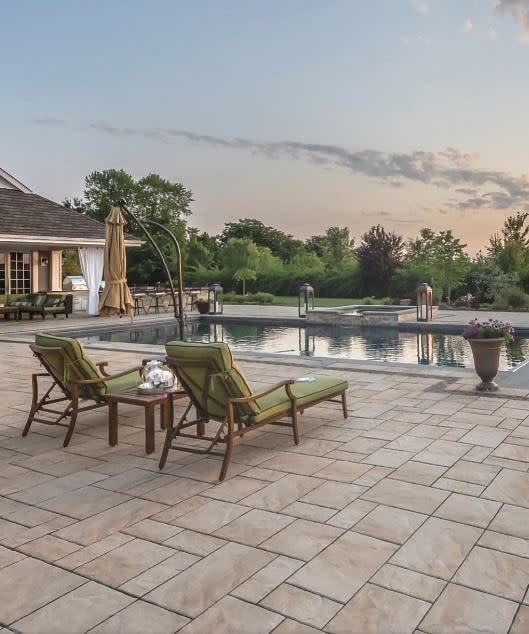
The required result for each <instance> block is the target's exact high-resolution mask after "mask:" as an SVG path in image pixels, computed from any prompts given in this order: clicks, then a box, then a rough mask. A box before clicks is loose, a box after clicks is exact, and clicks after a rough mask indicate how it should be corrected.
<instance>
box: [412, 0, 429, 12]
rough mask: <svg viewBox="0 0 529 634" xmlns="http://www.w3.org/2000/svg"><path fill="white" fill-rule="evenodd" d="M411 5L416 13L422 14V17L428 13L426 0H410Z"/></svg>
mask: <svg viewBox="0 0 529 634" xmlns="http://www.w3.org/2000/svg"><path fill="white" fill-rule="evenodd" d="M412 4H413V6H414V8H415V11H417V13H422V15H426V14H427V13H429V12H430V6H429V4H428V3H427V2H426V0H412Z"/></svg>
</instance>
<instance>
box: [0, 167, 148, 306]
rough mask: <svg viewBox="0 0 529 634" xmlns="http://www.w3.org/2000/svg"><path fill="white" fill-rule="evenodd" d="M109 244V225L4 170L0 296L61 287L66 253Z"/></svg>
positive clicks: (1, 172) (0, 193)
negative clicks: (79, 211) (44, 193)
mask: <svg viewBox="0 0 529 634" xmlns="http://www.w3.org/2000/svg"><path fill="white" fill-rule="evenodd" d="M109 211H110V210H109ZM104 245H105V225H104V224H103V223H101V222H97V221H96V220H92V219H91V218H87V217H86V216H83V215H82V214H79V213H78V212H76V211H73V210H70V209H66V207H63V206H62V205H59V204H58V203H55V202H53V201H52V200H48V199H47V198H44V197H43V196H39V195H38V194H35V193H33V192H32V191H31V189H29V188H28V187H26V185H24V184H23V183H21V182H20V181H18V180H17V179H16V178H14V177H13V176H11V174H9V173H8V172H6V171H5V170H3V169H1V168H0V295H4V294H6V293H10V294H16V293H30V292H32V293H36V292H38V291H61V290H62V277H63V276H62V251H64V250H65V249H78V248H79V247H100V248H103V247H104ZM140 245H141V241H140V240H136V239H130V238H129V239H127V241H126V246H140Z"/></svg>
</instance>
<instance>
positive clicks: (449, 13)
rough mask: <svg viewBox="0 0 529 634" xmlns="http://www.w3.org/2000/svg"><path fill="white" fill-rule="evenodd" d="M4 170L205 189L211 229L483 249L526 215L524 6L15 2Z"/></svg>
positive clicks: (7, 66) (0, 60)
mask: <svg viewBox="0 0 529 634" xmlns="http://www.w3.org/2000/svg"><path fill="white" fill-rule="evenodd" d="M1 11H2V13H1V15H2V37H1V38H0V77H1V82H0V103H1V106H0V112H1V113H2V134H1V142H0V167H3V168H4V169H6V170H7V171H8V172H10V173H11V174H13V175H14V176H16V177H17V178H19V179H20V180H21V181H23V182H24V183H25V184H27V185H28V186H29V187H31V188H32V189H33V191H35V192H36V193H40V194H42V195H45V196H47V197H49V198H52V199H54V200H57V201H60V200H62V199H63V198H64V197H65V196H75V195H80V194H81V193H82V189H83V181H84V177H85V176H86V175H87V174H89V173H90V172H91V171H94V170H102V169H107V168H112V167H114V168H123V169H125V170H127V171H129V172H130V173H131V174H132V175H133V176H135V177H141V176H143V175H145V174H147V173H149V172H157V173H159V174H160V175H162V176H163V177H165V178H168V179H170V180H176V181H180V182H182V183H183V184H184V185H185V186H186V187H188V188H189V189H191V190H192V192H193V195H194V203H193V206H192V211H193V215H192V216H191V219H190V224H191V225H193V226H196V227H198V228H199V229H201V230H207V231H208V232H210V233H217V232H219V231H221V230H222V228H223V225H224V223H225V222H229V221H234V220H235V221H236V220H238V219H239V218H244V217H249V218H258V219H260V220H262V221H263V222H265V223H266V224H270V225H272V226H274V227H277V228H280V229H282V230H283V231H286V232H288V233H292V234H294V235H295V236H296V237H300V238H307V237H309V236H311V235H314V234H318V233H323V232H324V230H325V229H326V228H327V227H329V226H332V225H337V226H348V227H349V228H350V230H351V233H352V235H354V236H359V235H360V234H361V233H362V232H364V231H366V230H367V229H368V228H369V227H370V226H371V225H373V224H377V223H381V224H383V225H384V226H385V227H386V228H387V229H393V230H396V231H397V232H399V233H402V234H403V235H404V236H410V237H411V236H415V235H416V234H417V233H418V231H419V229H420V228H421V227H424V226H429V227H432V228H433V229H436V230H440V229H448V228H451V229H453V230H454V231H455V233H456V235H458V236H459V237H461V238H462V239H463V240H464V241H465V242H467V243H468V250H469V252H471V253H473V252H476V251H477V250H478V249H479V248H482V247H483V246H484V245H485V243H486V242H487V241H488V237H489V235H490V234H491V233H493V232H494V231H498V230H499V229H500V228H501V225H502V224H503V221H504V219H505V217H506V216H507V215H508V214H509V213H512V212H514V211H518V210H524V209H527V210H529V179H527V178H526V176H525V174H526V173H528V172H529V161H528V159H529V125H528V115H529V83H528V79H529V71H528V69H529V0H343V1H342V0H319V1H313V0H266V2H265V1H263V0H260V1H256V0H239V1H234V0H197V1H196V2H189V1H186V2H179V1H176V0H167V1H163V0H150V1H149V2H147V0H108V1H105V2H104V1H103V0H93V1H91V2H86V1H84V0H83V1H80V0H64V1H59V0H47V1H46V2H39V1H38V0H32V1H30V0H17V2H2V4H1Z"/></svg>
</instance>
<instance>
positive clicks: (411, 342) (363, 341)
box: [90, 321, 528, 370]
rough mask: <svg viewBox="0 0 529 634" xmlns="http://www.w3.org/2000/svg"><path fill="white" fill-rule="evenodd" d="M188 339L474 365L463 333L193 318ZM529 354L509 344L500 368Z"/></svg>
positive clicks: (150, 329)
mask: <svg viewBox="0 0 529 634" xmlns="http://www.w3.org/2000/svg"><path fill="white" fill-rule="evenodd" d="M184 338H185V340H187V341H203V342H207V343H213V342H220V341H224V342H226V343H228V344H229V345H230V347H232V348H233V350H235V351H244V352H252V353H259V352H268V353H281V354H293V355H301V356H308V357H312V356H320V357H340V358H346V359H358V360H360V361H365V360H369V361H380V362H394V363H412V364H418V365H439V366H454V367H469V366H470V367H471V366H472V365H473V360H472V353H471V351H470V346H469V345H468V343H467V342H466V341H465V340H464V339H463V338H462V337H460V336H457V335H442V334H434V333H431V332H420V333H413V332H401V331H399V330H397V329H395V328H371V329H369V328H363V329H347V328H335V327H328V326H310V325H307V326H306V327H304V328H295V327H286V326H265V325H262V324H255V323H254V324H242V323H215V322H203V321H190V322H188V323H186V325H185V333H184ZM178 339H179V329H178V324H175V323H166V324H162V325H160V324H157V325H155V326H154V325H153V326H143V325H142V326H141V327H135V326H134V325H133V326H132V327H131V328H126V329H123V330H117V331H112V332H106V333H98V335H97V336H91V337H90V340H91V341H94V340H101V341H115V342H126V343H141V344H146V345H149V344H163V343H165V342H166V341H174V340H178ZM527 355H528V343H527V340H526V339H516V340H515V341H513V342H512V343H511V344H509V345H507V346H505V348H504V350H503V352H502V358H501V361H500V369H501V370H506V369H508V368H511V367H513V366H514V365H517V364H519V363H521V362H522V361H523V360H524V359H525V358H526V357H527Z"/></svg>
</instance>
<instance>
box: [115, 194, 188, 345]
mask: <svg viewBox="0 0 529 634" xmlns="http://www.w3.org/2000/svg"><path fill="white" fill-rule="evenodd" d="M118 204H119V206H120V207H121V209H122V210H123V212H124V213H125V214H127V215H128V216H130V217H131V218H132V219H133V220H134V221H135V222H136V223H137V224H138V225H139V227H140V228H141V230H142V231H143V233H145V235H146V236H147V238H148V240H149V242H150V243H151V244H152V246H153V247H154V250H155V251H156V253H157V254H158V257H159V258H160V260H161V262H162V266H163V268H164V270H165V274H166V275H167V281H168V282H169V289H170V291H171V296H172V298H173V308H174V316H175V319H178V322H179V325H180V328H179V330H180V340H181V341H183V340H184V293H183V282H182V251H181V249H180V244H179V243H178V240H177V239H176V237H175V235H174V233H173V232H172V231H170V230H169V229H168V228H167V227H164V225H162V224H160V223H159V222H155V221H154V220H143V221H142V220H140V219H139V218H138V217H137V216H136V215H135V214H133V213H132V211H131V210H130V209H129V208H128V207H127V201H126V200H125V199H124V198H122V199H121V200H120V201H119V203H118ZM145 224H150V225H154V226H155V227H158V228H159V229H163V231H165V233H167V234H168V235H169V237H170V238H171V241H172V242H173V245H174V247H175V251H176V261H177V275H178V305H177V301H176V294H175V289H174V285H173V280H172V277H171V273H170V271H169V267H168V266H167V262H166V260H165V258H164V256H163V253H162V251H161V249H160V247H159V246H158V245H157V244H156V242H155V240H154V238H153V237H152V235H151V234H150V233H149V231H148V230H147V228H146V227H145Z"/></svg>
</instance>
